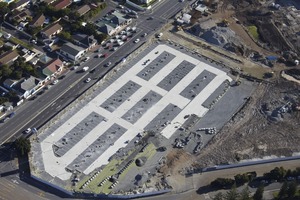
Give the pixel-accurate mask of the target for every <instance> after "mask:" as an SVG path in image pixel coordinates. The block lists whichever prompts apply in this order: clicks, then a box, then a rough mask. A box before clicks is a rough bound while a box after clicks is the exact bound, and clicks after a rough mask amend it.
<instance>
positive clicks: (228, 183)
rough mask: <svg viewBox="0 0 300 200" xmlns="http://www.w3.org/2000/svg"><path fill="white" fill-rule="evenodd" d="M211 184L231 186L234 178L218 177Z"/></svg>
mask: <svg viewBox="0 0 300 200" xmlns="http://www.w3.org/2000/svg"><path fill="white" fill-rule="evenodd" d="M210 184H211V186H213V187H216V188H230V187H232V186H233V184H234V180H233V179H230V178H217V179H216V180H214V181H212V182H211V183H210Z"/></svg>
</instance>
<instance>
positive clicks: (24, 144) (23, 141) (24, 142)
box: [15, 137, 31, 156]
mask: <svg viewBox="0 0 300 200" xmlns="http://www.w3.org/2000/svg"><path fill="white" fill-rule="evenodd" d="M15 145H16V148H17V150H18V151H19V152H20V153H21V155H22V156H24V155H25V154H28V153H29V151H30V149H31V144H30V141H29V139H28V138H24V137H20V138H18V139H17V140H16V141H15Z"/></svg>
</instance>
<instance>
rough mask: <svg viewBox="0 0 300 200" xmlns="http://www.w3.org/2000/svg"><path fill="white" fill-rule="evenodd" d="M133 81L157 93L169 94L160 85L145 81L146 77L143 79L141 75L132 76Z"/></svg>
mask: <svg viewBox="0 0 300 200" xmlns="http://www.w3.org/2000/svg"><path fill="white" fill-rule="evenodd" d="M131 80H132V81H134V82H136V83H137V84H139V85H142V86H143V87H145V88H148V89H149V90H153V91H155V92H156V93H158V94H160V95H161V96H164V95H166V94H167V91H166V90H164V89H162V88H160V87H158V86H157V85H155V84H153V83H152V82H149V81H145V80H144V79H141V78H140V77H137V76H134V77H132V78H131Z"/></svg>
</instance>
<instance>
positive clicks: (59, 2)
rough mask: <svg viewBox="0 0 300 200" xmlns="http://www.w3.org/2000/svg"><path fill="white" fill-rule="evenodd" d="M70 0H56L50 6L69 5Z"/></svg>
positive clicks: (62, 6)
mask: <svg viewBox="0 0 300 200" xmlns="http://www.w3.org/2000/svg"><path fill="white" fill-rule="evenodd" d="M71 3H72V1H71V0H57V1H55V2H54V3H52V6H53V7H54V8H56V9H58V10H59V9H64V8H66V7H68V6H69V5H71Z"/></svg>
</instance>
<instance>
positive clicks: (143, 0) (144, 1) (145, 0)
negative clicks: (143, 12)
mask: <svg viewBox="0 0 300 200" xmlns="http://www.w3.org/2000/svg"><path fill="white" fill-rule="evenodd" d="M138 1H139V2H140V3H145V4H149V3H150V2H151V1H153V0H138Z"/></svg>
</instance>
